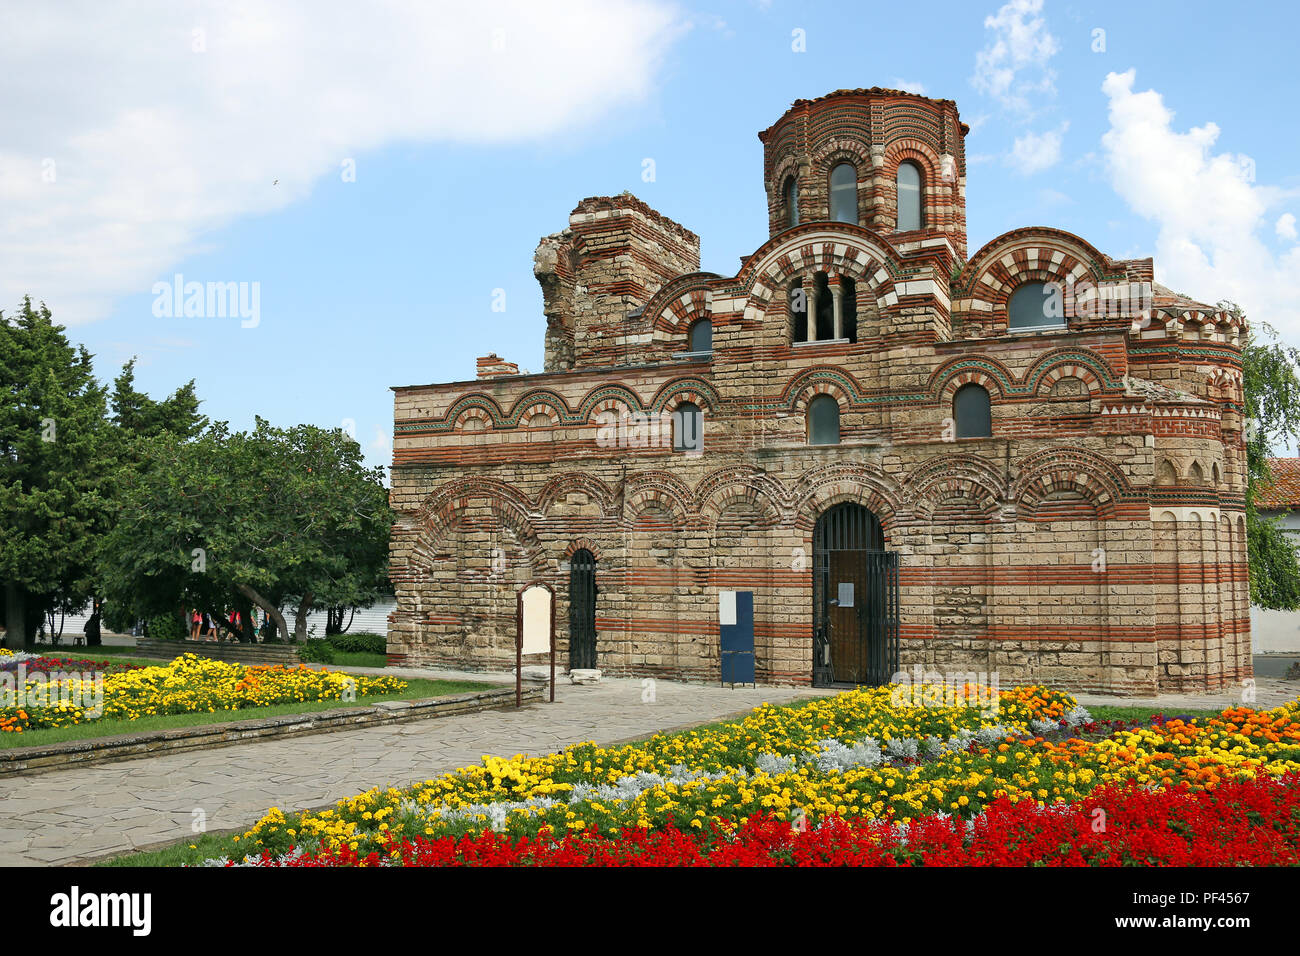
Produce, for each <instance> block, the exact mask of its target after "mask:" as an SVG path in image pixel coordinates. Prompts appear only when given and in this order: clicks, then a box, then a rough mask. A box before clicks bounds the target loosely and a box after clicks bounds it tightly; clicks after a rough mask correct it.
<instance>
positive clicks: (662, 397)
mask: <svg viewBox="0 0 1300 956" xmlns="http://www.w3.org/2000/svg"><path fill="white" fill-rule="evenodd" d="M682 402H694V403H695V404H696V405H698V406H699V407H700V408H701V409H705V410H707V411H710V412H714V413H716V412H717V411H718V406H719V405H720V404H721V402H720V401H719V399H718V393H717V392H716V391H715V390H714V388H713V386H712V385H710V384H709V383H708V382H706V381H704V379H702V378H675V379H673V380H672V381H669V382H665V383H664V384H663V385H662V386H661V387H660V389H659V391H657V392H655V397H654V398H653V399H651V401H650V410H651V411H656V412H662V411H665V410H667V411H672V409H674V408H676V407H677V406H678V405H680V404H681V403H682Z"/></svg>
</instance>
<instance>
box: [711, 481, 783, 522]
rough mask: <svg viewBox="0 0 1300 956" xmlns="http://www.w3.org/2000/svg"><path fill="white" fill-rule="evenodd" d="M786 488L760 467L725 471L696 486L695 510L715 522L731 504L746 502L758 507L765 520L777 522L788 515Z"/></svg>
mask: <svg viewBox="0 0 1300 956" xmlns="http://www.w3.org/2000/svg"><path fill="white" fill-rule="evenodd" d="M785 499H786V489H785V486H784V485H783V484H782V483H781V480H780V479H779V478H777V477H776V476H774V475H769V474H767V473H766V472H764V471H762V470H760V469H758V468H746V467H733V468H721V469H718V470H717V471H714V472H711V473H709V474H708V475H706V476H705V477H704V478H703V479H702V480H701V481H700V482H699V484H697V485H696V486H695V495H694V498H693V501H692V504H693V510H694V511H696V512H697V513H699V514H702V515H705V516H706V517H709V518H710V519H711V520H712V521H713V522H714V523H716V522H717V519H718V516H719V515H720V514H722V512H723V511H724V510H725V509H726V508H728V507H730V506H731V505H733V504H735V503H737V502H739V501H746V502H749V503H751V504H756V505H758V507H760V508H761V509H762V511H763V513H764V517H765V519H770V520H771V522H773V523H775V522H778V521H780V520H781V516H782V513H783V512H784V506H785Z"/></svg>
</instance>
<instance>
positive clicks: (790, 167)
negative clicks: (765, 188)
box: [768, 150, 804, 202]
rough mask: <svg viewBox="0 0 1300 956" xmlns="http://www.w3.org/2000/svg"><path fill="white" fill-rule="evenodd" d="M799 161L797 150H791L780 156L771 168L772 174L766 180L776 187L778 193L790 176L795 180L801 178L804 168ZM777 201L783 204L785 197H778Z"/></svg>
mask: <svg viewBox="0 0 1300 956" xmlns="http://www.w3.org/2000/svg"><path fill="white" fill-rule="evenodd" d="M800 160H801V157H800V154H799V152H798V151H797V150H791V151H790V152H787V153H786V154H785V155H784V156H782V157H781V159H780V160H779V161H778V162H777V164H776V165H775V166H773V167H772V173H771V175H770V176H769V178H768V182H769V183H771V184H772V185H773V186H775V187H776V189H777V191H778V193H779V192H780V190H781V189H782V188H783V187H784V186H785V181H786V180H787V179H789V178H790V177H791V176H793V177H794V178H795V179H796V180H798V179H800V178H801V174H802V173H803V171H804V166H803V163H802V162H801V161H800ZM801 185H802V184H801ZM800 192H802V190H800ZM778 201H779V202H785V197H784V196H778Z"/></svg>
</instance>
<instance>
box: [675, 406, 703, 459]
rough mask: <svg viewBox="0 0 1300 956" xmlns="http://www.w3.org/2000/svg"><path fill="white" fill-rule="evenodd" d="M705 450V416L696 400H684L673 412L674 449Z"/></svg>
mask: <svg viewBox="0 0 1300 956" xmlns="http://www.w3.org/2000/svg"><path fill="white" fill-rule="evenodd" d="M703 450H704V416H703V415H702V414H701V413H700V406H698V405H696V404H695V403H694V402H682V403H681V404H680V405H678V406H677V409H676V410H675V411H674V412H673V451H688V452H698V451H703Z"/></svg>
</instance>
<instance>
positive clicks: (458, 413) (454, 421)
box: [442, 392, 506, 431]
mask: <svg viewBox="0 0 1300 956" xmlns="http://www.w3.org/2000/svg"><path fill="white" fill-rule="evenodd" d="M471 411H474V412H478V413H479V416H478V417H481V418H484V419H486V421H487V423H488V426H489V427H497V426H499V425H501V424H502V423H503V422H504V421H505V420H506V415H505V414H504V413H503V412H502V411H501V406H500V405H498V404H497V403H496V400H495V399H494V398H492V396H491V395H484V394H482V393H481V392H473V393H471V394H469V395H462V396H461V397H460V398H458V399H456V401H455V402H453V403H452V405H451V407H450V408H448V409H447V412H446V414H444V415H443V417H442V422H443V425H444V428H445V430H451V431H454V430H455V429H458V428H460V422H461V419H463V418H464V417H465V416H466V413H467V412H471Z"/></svg>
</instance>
